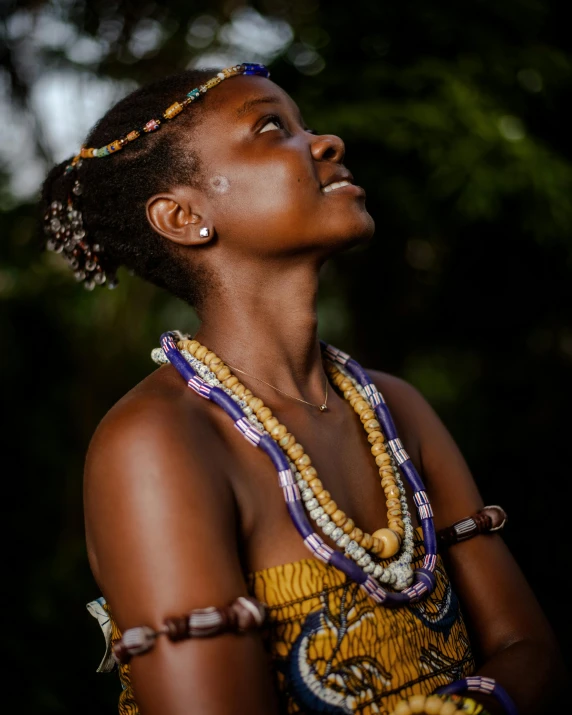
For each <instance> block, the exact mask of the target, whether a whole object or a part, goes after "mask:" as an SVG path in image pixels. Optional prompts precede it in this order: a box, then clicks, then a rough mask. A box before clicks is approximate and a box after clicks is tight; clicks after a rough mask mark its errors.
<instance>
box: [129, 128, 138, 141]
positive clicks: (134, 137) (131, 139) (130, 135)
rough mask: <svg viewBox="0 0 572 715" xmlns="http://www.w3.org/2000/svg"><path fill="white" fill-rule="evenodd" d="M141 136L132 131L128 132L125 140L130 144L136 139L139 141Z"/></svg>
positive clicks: (135, 130)
mask: <svg viewBox="0 0 572 715" xmlns="http://www.w3.org/2000/svg"><path fill="white" fill-rule="evenodd" d="M140 136H141V132H138V131H137V129H134V130H133V131H132V132H129V134H128V135H127V140H128V141H130V142H134V141H135V140H136V139H139V137H140Z"/></svg>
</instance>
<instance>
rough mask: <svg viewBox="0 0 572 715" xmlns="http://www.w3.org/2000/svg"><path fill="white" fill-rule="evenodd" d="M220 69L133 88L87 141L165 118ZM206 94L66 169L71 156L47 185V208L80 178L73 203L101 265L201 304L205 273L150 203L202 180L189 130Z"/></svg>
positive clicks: (98, 142) (96, 143)
mask: <svg viewBox="0 0 572 715" xmlns="http://www.w3.org/2000/svg"><path fill="white" fill-rule="evenodd" d="M217 71H218V70H217V69H209V70H187V71H184V72H179V73H178V74H174V75H171V76H169V77H166V78H165V79H162V80H159V81H157V82H153V83H150V84H147V85H145V86H143V87H141V88H139V89H137V90H135V91H134V92H132V93H131V94H129V95H128V96H127V97H125V98H124V99H122V100H121V101H120V102H118V103H117V104H116V105H115V106H114V107H112V108H111V109H110V110H109V111H108V112H107V113H106V114H105V116H104V117H103V118H102V119H100V121H99V122H98V123H97V124H96V125H95V127H94V128H93V129H92V130H91V132H90V133H89V136H88V137H87V139H86V142H85V145H86V146H88V147H101V146H105V145H106V144H108V143H109V142H111V141H113V140H115V139H118V138H120V137H122V136H125V135H126V134H127V133H128V132H130V131H131V130H133V129H136V128H139V127H141V126H142V125H143V124H145V123H146V122H147V121H148V120H149V119H152V118H157V119H161V118H162V117H161V115H162V113H163V111H164V110H165V109H166V108H167V107H168V106H170V105H171V104H172V103H173V102H174V101H176V100H180V99H181V97H185V95H186V94H187V92H189V91H190V90H191V89H194V88H195V87H198V86H199V85H200V84H203V83H204V82H205V81H206V80H207V79H209V78H210V77H213V76H214V75H215V74H216V73H217ZM203 101H204V98H203V99H201V100H199V101H198V102H197V103H196V104H193V105H191V106H190V107H189V108H188V109H186V110H185V111H183V112H182V113H181V114H180V115H179V116H178V117H177V118H176V119H175V120H174V121H163V123H162V125H161V128H160V129H159V130H158V131H156V132H154V133H152V134H148V135H144V136H141V137H140V138H139V139H137V140H136V141H135V142H133V144H128V145H127V146H126V147H125V148H124V149H123V150H121V151H119V152H118V153H117V154H114V155H112V156H108V157H103V158H100V159H86V160H83V161H82V162H81V165H80V168H78V169H75V170H73V171H71V172H67V173H66V171H65V169H66V166H68V165H69V164H70V160H67V161H65V162H63V163H61V164H59V165H58V166H56V167H54V168H53V169H52V170H51V171H50V173H49V174H48V176H47V178H46V180H45V182H44V184H43V187H42V215H43V214H45V213H46V211H48V209H49V206H50V204H51V203H52V202H53V201H60V202H61V203H62V204H63V205H64V206H65V205H66V202H67V198H68V196H69V195H70V193H71V191H72V188H73V185H74V183H75V181H76V180H79V181H80V183H81V185H82V188H83V192H82V195H81V197H79V199H77V200H76V199H75V198H74V204H76V203H77V204H78V208H79V209H80V210H81V212H82V218H83V226H84V229H85V230H86V241H87V242H88V243H89V245H91V246H93V245H94V244H99V245H100V246H102V247H103V254H102V260H101V265H102V268H103V269H104V271H105V272H106V273H107V274H109V275H113V274H115V272H116V270H117V268H118V267H119V266H125V267H126V268H128V269H131V270H132V271H133V272H134V273H135V274H136V275H138V276H140V277H141V278H144V279H145V280H148V281H150V282H151V283H154V284H155V285H157V286H159V287H160V288H164V289H166V290H167V291H169V292H170V293H171V294H173V295H175V296H177V297H178V298H181V299H182V300H184V301H185V302H187V303H190V304H191V305H195V306H196V305H199V304H200V299H201V297H202V296H204V293H205V289H206V288H207V286H205V284H204V283H205V276H204V274H203V273H202V272H201V271H199V270H198V269H197V270H193V266H192V265H190V264H189V261H185V260H183V259H182V256H181V250H180V249H179V248H178V247H177V246H176V245H174V244H172V243H171V242H170V241H168V240H166V239H164V238H162V237H161V236H160V235H159V234H158V233H157V232H156V231H154V230H153V228H152V227H151V225H150V224H149V221H148V220H147V216H146V210H145V205H146V203H147V201H148V199H149V198H150V197H151V196H152V195H153V194H156V193H160V192H161V191H167V190H168V189H169V188H171V187H172V186H173V185H175V184H176V183H185V184H189V185H191V186H201V185H202V180H203V178H204V174H203V171H202V167H201V165H200V160H199V156H198V154H197V152H196V151H195V150H193V149H192V148H190V145H189V143H188V142H189V139H190V138H191V137H192V134H190V130H192V128H194V127H195V126H196V124H197V120H198V119H199V118H200V116H201V114H203V107H202V105H203ZM183 134H184V146H183V141H182V138H183Z"/></svg>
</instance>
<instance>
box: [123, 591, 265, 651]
mask: <svg viewBox="0 0 572 715" xmlns="http://www.w3.org/2000/svg"><path fill="white" fill-rule="evenodd" d="M265 615H266V614H265V610H264V606H263V605H262V604H261V603H260V602H259V601H257V600H255V599H254V598H249V597H246V596H240V597H239V598H237V599H236V600H235V601H233V602H232V603H231V604H230V606H226V607H223V608H215V607H214V606H211V607H210V608H196V609H195V610H193V611H191V612H190V613H188V614H186V615H184V616H179V617H175V618H167V619H165V621H164V626H163V627H162V628H160V629H159V630H158V631H155V630H153V629H152V628H149V626H137V627H135V628H128V629H127V630H126V631H125V632H124V633H123V636H122V637H121V638H120V639H119V640H116V641H115V642H114V643H113V646H112V651H113V657H114V658H115V660H116V662H117V663H129V661H130V660H131V658H132V657H133V656H134V655H143V653H147V652H148V651H150V650H151V649H152V648H153V646H154V645H155V641H156V640H157V638H158V637H159V636H162V635H165V636H167V638H168V639H169V640H170V641H172V642H176V641H181V640H186V639H188V638H209V637H212V636H218V635H220V634H221V633H244V632H245V631H250V630H254V629H255V628H260V627H261V626H262V624H263V623H264V618H265Z"/></svg>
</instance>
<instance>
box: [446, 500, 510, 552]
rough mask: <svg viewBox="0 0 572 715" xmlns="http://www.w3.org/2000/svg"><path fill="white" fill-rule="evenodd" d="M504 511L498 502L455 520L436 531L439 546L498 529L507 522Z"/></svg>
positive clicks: (450, 544)
mask: <svg viewBox="0 0 572 715" xmlns="http://www.w3.org/2000/svg"><path fill="white" fill-rule="evenodd" d="M507 519H508V517H507V515H506V511H505V510H504V509H503V508H502V507H501V506H498V504H491V506H485V507H483V508H482V509H479V511H477V512H475V513H474V514H472V515H471V516H468V517H466V518H465V519H460V520H459V521H456V522H455V523H454V524H451V526H447V527H445V528H444V529H440V530H439V531H438V532H437V541H438V542H439V546H444V547H446V546H453V545H454V544H458V543H459V542H460V541H467V539H472V538H473V537H474V536H478V535H479V534H488V533H492V532H495V531H500V530H501V529H503V528H504V525H505V524H506V522H507Z"/></svg>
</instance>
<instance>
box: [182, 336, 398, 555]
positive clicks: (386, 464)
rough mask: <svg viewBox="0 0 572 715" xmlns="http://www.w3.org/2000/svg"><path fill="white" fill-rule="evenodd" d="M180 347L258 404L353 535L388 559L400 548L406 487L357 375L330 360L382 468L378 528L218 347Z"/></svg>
mask: <svg viewBox="0 0 572 715" xmlns="http://www.w3.org/2000/svg"><path fill="white" fill-rule="evenodd" d="M177 347H178V349H179V350H186V351H187V352H188V353H190V354H191V355H192V356H193V357H195V358H196V359H197V360H200V361H201V362H203V363H204V364H205V365H206V366H207V367H208V369H209V370H210V371H211V372H212V373H214V374H215V375H216V377H217V379H218V380H220V382H221V383H222V384H223V385H224V386H225V387H227V388H228V389H230V390H231V391H232V392H233V393H234V394H235V395H236V396H237V397H239V398H240V399H242V400H244V401H245V402H246V403H247V405H248V406H249V407H250V408H251V409H252V411H253V413H254V414H255V415H256V417H257V419H258V420H260V422H261V423H262V424H263V425H264V428H265V429H266V430H267V431H268V433H269V434H270V436H271V437H272V438H273V439H274V440H275V441H276V442H277V443H278V445H279V446H280V447H281V448H282V450H283V451H284V452H285V454H287V456H288V457H289V458H290V459H291V460H292V462H293V463H294V464H295V465H296V467H297V468H298V470H299V471H300V474H301V475H302V477H303V478H304V479H305V480H306V481H307V483H308V487H309V488H310V489H311V490H312V492H313V493H314V495H315V497H316V500H317V502H318V504H320V506H321V507H322V508H323V510H324V513H326V514H327V515H328V516H329V517H330V518H331V520H332V521H333V522H334V524H335V525H336V526H337V527H339V528H340V529H342V530H343V532H344V533H345V534H347V535H348V537H349V538H350V540H352V541H355V542H356V543H357V544H358V546H361V547H362V548H363V549H365V550H366V551H370V552H371V553H373V554H375V555H377V556H378V557H379V558H381V559H388V558H391V557H393V556H395V554H397V552H398V551H399V549H400V546H401V542H402V539H403V536H404V533H405V532H404V521H403V519H402V511H401V502H400V499H399V497H400V490H399V488H398V485H397V481H396V479H395V474H394V469H395V467H394V465H393V464H392V460H391V457H390V455H389V453H388V451H387V446H386V445H385V438H384V436H383V434H382V432H381V430H380V424H379V422H378V421H377V420H376V419H375V413H374V412H373V410H372V409H371V407H370V406H369V404H368V403H367V402H366V401H365V400H364V399H363V397H362V396H361V395H360V394H359V392H358V391H357V390H356V388H355V387H354V386H353V384H352V382H351V380H350V379H349V378H347V377H346V376H345V375H344V374H343V373H342V372H341V371H340V370H339V369H338V368H337V367H336V366H335V365H334V364H333V363H329V362H328V363H326V370H327V372H328V374H329V375H330V377H331V378H332V380H333V382H334V384H335V385H336V387H337V388H338V389H339V390H340V392H342V393H343V396H344V398H345V399H346V400H347V401H348V402H349V403H350V405H351V406H352V407H353V409H354V411H355V412H356V414H357V415H358V416H359V418H360V421H361V423H362V424H363V426H364V429H365V431H366V433H367V435H368V441H369V443H370V445H371V452H372V454H373V456H374V457H375V462H376V464H377V466H378V468H379V475H380V477H381V486H382V489H383V491H384V493H385V497H386V506H387V520H388V526H387V527H385V528H381V529H378V530H377V531H375V532H374V533H373V534H368V533H367V532H364V531H362V530H361V529H359V528H358V527H357V526H356V525H355V523H354V521H353V520H352V519H350V518H349V517H348V516H347V515H346V514H345V512H344V511H342V510H341V509H339V508H338V505H337V504H336V502H335V501H334V500H333V499H332V498H331V494H330V493H329V492H328V491H327V490H326V489H324V485H323V484H322V482H321V480H320V479H319V478H318V473H317V471H316V469H315V467H314V466H312V460H311V459H310V457H309V456H308V454H306V452H305V450H304V447H303V446H302V445H301V444H300V443H299V442H298V441H297V440H296V438H295V437H294V435H293V434H291V433H290V432H288V429H287V428H286V426H285V425H283V424H281V423H280V421H279V420H278V419H277V418H276V417H274V415H273V414H272V411H271V410H270V408H269V407H267V406H266V405H265V404H264V403H263V401H262V400H261V399H260V398H259V397H255V396H254V395H253V393H252V392H251V391H250V390H249V389H248V388H247V387H245V386H244V385H243V384H242V383H241V382H240V381H239V379H238V378H237V377H236V376H235V375H233V374H232V372H231V370H230V368H229V366H228V365H226V364H225V363H224V362H223V361H222V360H221V358H219V357H218V356H217V355H216V354H215V353H214V352H212V351H211V350H208V348H207V347H205V346H204V345H201V344H200V343H199V341H198V340H187V339H183V340H179V342H178V343H177Z"/></svg>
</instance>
